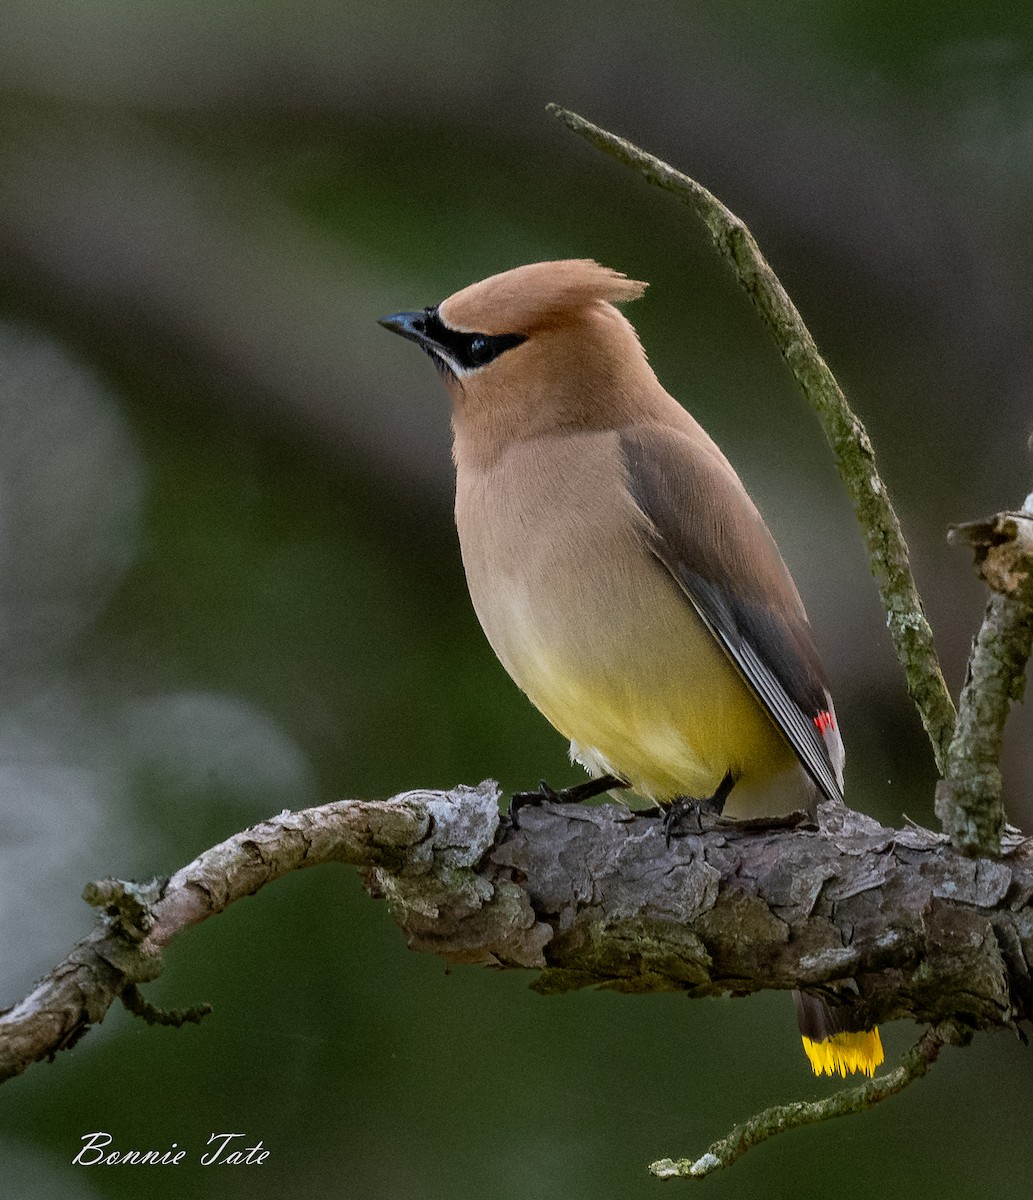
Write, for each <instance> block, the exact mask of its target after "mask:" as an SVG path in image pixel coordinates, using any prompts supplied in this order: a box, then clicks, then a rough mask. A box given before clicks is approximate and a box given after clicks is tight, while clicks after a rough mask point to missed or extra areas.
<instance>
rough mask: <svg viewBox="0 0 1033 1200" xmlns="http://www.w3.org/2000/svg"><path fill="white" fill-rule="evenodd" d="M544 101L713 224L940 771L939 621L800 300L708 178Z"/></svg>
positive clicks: (949, 721)
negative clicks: (798, 398)
mask: <svg viewBox="0 0 1033 1200" xmlns="http://www.w3.org/2000/svg"><path fill="white" fill-rule="evenodd" d="M547 109H548V111H549V112H550V113H552V115H553V116H555V117H558V118H559V119H560V120H561V121H562V122H563V123H564V124H565V125H566V126H567V127H568V128H569V129H571V130H573V132H574V133H577V134H579V135H580V136H581V137H583V138H585V140H586V141H589V142H591V143H592V145H593V146H596V147H597V148H598V149H600V150H603V151H605V153H607V154H609V155H612V157H614V158H616V159H617V160H618V161H620V162H622V163H624V164H625V165H626V166H629V167H633V168H634V169H635V170H637V171H639V172H640V173H641V174H642V175H643V176H644V177H645V178H646V180H647V181H648V182H649V183H652V184H655V185H656V186H657V187H660V188H663V189H664V190H665V191H668V192H672V193H673V194H674V195H675V196H676V197H677V198H678V199H679V200H680V201H681V202H682V203H683V204H685V205H687V206H688V207H689V208H691V209H692V211H693V212H694V213H695V214H696V215H697V216H698V217H699V218H700V219H701V220H702V221H703V223H704V224H705V225H706V227H707V228H708V229H709V230H710V234H711V236H712V237H713V239H714V243H715V245H716V246H717V249H718V250H719V251H720V253H721V254H722V255H723V256H724V257H725V258H726V259H727V260H728V262H729V263H730V264H731V266H732V269H733V270H734V271H735V273H736V276H737V278H738V279H739V282H740V283H741V284H742V286H743V287H744V288H745V289H746V292H747V293H748V295H749V297H750V299H751V300H752V301H753V304H754V306H755V308H756V309H757V311H758V312H759V313H760V316H761V317H762V318H763V320H764V323H765V324H766V325H767V326H768V328H769V329H770V330H771V332H772V334H773V335H774V338H775V342H776V344H777V345H778V348H779V350H780V351H781V353H782V356H783V357H784V358H785V360H786V362H787V363H788V364H789V367H790V370H791V371H792V372H793V375H794V376H795V377H796V380H797V382H798V383H799V385H800V387H801V388H802V389H803V392H804V395H805V396H806V397H807V399H808V400H809V401H810V403H811V404H812V405H813V407H814V409H815V411H816V412H817V414H818V418H819V420H820V421H821V424H822V427H823V429H824V431H825V436H826V438H827V439H828V443H829V445H830V446H831V447H832V452H833V454H834V455H835V458H836V464H837V466H838V468H839V474H840V477H841V479H842V480H843V483H844V484H845V486H846V489H847V492H848V493H849V495H850V498H851V500H852V501H853V505H854V511H855V512H856V514H857V519H858V521H859V522H860V524H861V529H862V531H863V534H864V539H865V542H866V544H867V546H868V554H869V557H870V559H871V566H872V573H873V574H874V576H875V578H876V580H877V582H878V585H879V592H880V595H881V597H882V603H883V607H884V608H885V610H886V613H887V624H888V626H889V630H890V635H891V637H892V638H893V645H894V648H895V649H896V652H897V658H898V659H899V660H900V662H901V665H902V666H903V668H904V674H905V676H906V678H907V686H908V691H909V692H910V693H911V697H912V699H913V700H914V702H915V705H916V706H917V708H918V711H919V714H920V716H921V718H922V723H923V725H924V726H925V729H926V732H927V733H928V735H929V740H930V741H931V742H932V747H933V754H934V755H935V757H936V765H937V766H938V767H939V769H940V772H941V774H942V773H943V772H944V770H945V766H946V762H947V751H948V747H949V745H950V740H951V736H952V734H953V732H954V722H955V710H954V704H953V702H952V700H951V698H950V693H949V692H948V691H947V685H946V684H945V682H944V679H943V673H942V672H941V670H940V664H939V660H938V659H937V657H936V650H935V647H934V645H933V635H932V630H931V629H930V628H929V622H928V621H927V620H926V616H925V611H924V609H923V607H922V601H921V598H920V597H919V595H918V589H917V588H916V587H915V581H914V578H913V577H912V574H911V567H910V564H909V561H908V551H907V545H906V543H905V541H904V536H903V534H902V533H901V530H900V522H899V521H898V520H897V515H896V513H895V512H894V510H893V506H892V504H891V503H890V499H889V494H888V493H887V491H886V485H885V484H884V483H883V481H882V479H881V478H880V476H879V472H878V470H877V469H876V465H875V452H874V450H873V449H872V444H871V442H870V441H869V438H868V434H867V432H866V431H865V428H864V426H863V425H862V424H861V422H860V421H859V420H858V418H857V417H856V416H855V415H854V413H853V412H852V411H851V409H850V406H849V405H848V404H847V402H846V398H845V396H844V395H843V392H842V390H841V389H840V387H839V384H838V383H837V382H836V380H835V377H834V376H833V374H832V372H831V371H830V370H829V368H828V366H827V365H826V363H825V361H824V359H823V358H822V357H821V355H820V354H819V353H818V349H817V347H816V346H815V344H814V339H813V338H812V337H811V335H810V333H809V332H808V330H807V327H806V325H804V323H803V318H802V317H801V316H800V314H799V312H798V311H797V309H796V306H795V305H794V304H793V302H792V300H790V298H789V296H788V294H787V293H786V290H785V288H784V287H783V286H782V284H781V283H780V281H779V279H778V276H777V275H776V274H775V273H774V271H773V270H772V269H771V267H770V266H769V265H768V263H767V261H766V260H765V258H764V256H763V255H762V254H761V252H760V249H759V247H758V246H757V243H756V242H755V241H754V239H753V236H752V234H751V233H750V231H749V230H748V229H747V228H746V226H745V224H743V222H742V221H741V220H740V219H739V218H738V217H737V216H735V214H734V213H732V212H730V211H729V210H728V209H727V208H726V207H725V206H724V205H723V204H722V203H721V201H720V200H718V199H717V198H716V197H715V196H713V195H712V194H711V193H710V192H708V191H707V189H706V188H705V187H702V186H701V185H700V184H698V183H696V181H695V180H693V179H690V178H689V177H688V176H687V175H683V174H681V172H679V171H676V170H675V169H674V168H673V167H671V166H669V165H668V164H667V163H665V162H663V161H661V160H660V159H658V158H654V156H653V155H651V154H647V153H646V152H645V151H644V150H640V149H639V148H638V147H637V146H634V145H632V143H631V142H628V141H625V139H624V138H620V137H617V136H616V135H615V134H612V133H609V132H608V131H607V130H605V129H600V128H599V126H597V125H593V124H592V123H591V122H589V121H586V120H585V119H584V117H580V116H578V115H577V113H573V112H569V111H568V110H566V109H564V108H560V107H559V105H556V104H550V105H547Z"/></svg>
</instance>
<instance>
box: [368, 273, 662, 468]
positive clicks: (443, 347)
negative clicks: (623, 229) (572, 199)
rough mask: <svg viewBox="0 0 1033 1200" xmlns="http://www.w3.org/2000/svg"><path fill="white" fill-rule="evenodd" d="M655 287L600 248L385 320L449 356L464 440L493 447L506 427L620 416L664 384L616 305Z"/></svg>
mask: <svg viewBox="0 0 1033 1200" xmlns="http://www.w3.org/2000/svg"><path fill="white" fill-rule="evenodd" d="M645 288H646V285H645V284H644V283H638V282H636V281H634V280H631V279H628V278H627V277H626V276H624V275H622V274H620V273H619V272H617V271H611V270H610V269H608V268H607V267H602V266H600V265H599V264H598V263H595V262H592V261H591V260H590V259H567V260H564V261H560V262H543V263H531V264H529V265H528V266H523V267H516V268H514V269H513V270H512V271H505V272H503V273H502V274H501V275H493V276H491V278H489V279H485V280H482V281H481V282H480V283H474V284H471V285H470V286H469V287H466V288H463V289H462V291H459V292H456V293H455V294H454V295H452V296H449V298H448V299H447V300H443V301H442V302H441V303H440V304H439V305H437V306H436V307H433V308H426V309H423V310H421V311H419V312H410V313H396V314H395V315H393V316H390V317H384V318H383V319H382V321H381V324H382V325H384V326H385V327H386V328H388V329H391V330H393V331H394V332H396V333H400V334H402V336H403V337H407V338H410V339H411V340H412V341H415V342H416V343H417V344H418V345H419V346H421V347H422V348H423V349H424V350H425V351H426V352H427V353H428V354H429V355H430V357H431V358H432V359H433V361H434V364H435V365H436V366H437V367H438V369H439V371H440V373H441V375H442V378H443V379H444V382H445V386H446V387H447V389H448V391H449V394H450V395H451V397H452V404H453V410H454V424H455V431H456V441H457V452H461V451H462V449H463V448H464V447H468V448H469V449H471V450H472V451H474V452H475V453H477V455H478V457H481V456H483V455H485V454H487V455H488V456H489V457H490V456H491V455H492V453H493V452H497V450H498V449H499V448H501V446H502V445H503V444H504V443H505V441H506V440H507V439H511V438H524V437H533V436H536V435H540V434H543V433H549V432H553V431H556V430H559V429H564V428H574V429H588V428H593V429H600V428H612V427H614V426H617V425H621V424H623V423H625V422H627V421H628V420H630V419H633V418H634V417H636V416H641V415H642V406H643V404H645V403H647V402H648V398H649V397H650V396H652V395H653V394H654V393H656V392H661V389H660V387H659V384H658V383H657V382H656V377H655V376H654V374H653V372H652V370H651V368H650V367H649V364H648V363H647V361H646V356H645V354H644V352H643V350H642V347H641V345H640V344H639V340H638V336H637V335H636V333H635V330H634V329H633V328H632V326H631V324H630V323H629V322H628V320H627V319H626V318H625V317H624V316H623V314H621V313H620V312H619V311H618V310H617V309H616V308H615V307H614V305H615V304H616V303H619V302H621V301H627V300H635V299H637V298H638V297H639V296H641V295H642V293H643V291H644V290H645ZM661 394H662V392H661Z"/></svg>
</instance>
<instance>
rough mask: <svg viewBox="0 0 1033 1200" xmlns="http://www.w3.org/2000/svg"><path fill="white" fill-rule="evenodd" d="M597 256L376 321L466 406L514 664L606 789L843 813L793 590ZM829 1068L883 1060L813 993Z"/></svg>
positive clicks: (738, 808)
mask: <svg viewBox="0 0 1033 1200" xmlns="http://www.w3.org/2000/svg"><path fill="white" fill-rule="evenodd" d="M645 287H646V285H645V284H643V283H636V282H634V281H633V280H630V279H628V278H626V277H625V276H624V275H621V274H619V273H618V272H616V271H611V270H609V269H607V268H605V267H601V266H599V264H598V263H595V262H592V261H590V260H571V261H564V262H545V263H535V264H532V265H529V266H524V267H517V268H516V269H515V270H512V271H506V272H504V273H503V274H501V275H495V276H492V277H491V278H490V279H485V280H484V281H482V282H481V283H475V284H472V285H471V286H470V287H467V288H464V289H463V290H462V291H459V292H456V293H455V295H453V296H450V297H449V298H448V299H447V300H444V301H442V302H441V303H440V304H439V305H437V306H436V307H433V308H426V309H423V310H421V311H419V312H406V313H397V314H395V315H393V316H390V317H385V318H383V320H382V321H381V324H383V325H385V326H386V327H387V328H388V329H390V330H393V331H394V332H396V333H400V334H402V336H403V337H407V338H409V339H411V340H412V341H414V342H416V343H417V344H418V345H419V346H420V347H421V348H422V349H423V350H425V351H426V352H427V353H428V354H429V355H430V357H431V359H432V360H433V362H434V365H435V366H436V367H437V368H438V371H439V372H440V374H441V376H442V378H443V380H444V383H445V387H446V388H447V390H448V392H449V395H450V396H451V399H452V410H453V416H452V425H453V433H454V447H453V456H454V458H455V463H456V474H457V486H456V505H455V514H456V525H457V527H458V530H459V540H460V544H461V548H462V555H463V565H464V567H465V569H466V578H467V582H468V584H469V588H470V597H471V599H472V600H473V605H474V608H475V610H476V612H477V616H478V618H479V620H480V622H481V625H482V626H483V628H484V632H485V634H486V635H487V637H488V641H489V642H490V643H491V645H492V647H493V649H494V650H495V653H496V654H497V655H498V657H499V659H500V660H501V662H502V665H503V666H504V667H505V668H506V670H507V671H508V672H509V674H510V675H511V676H512V677H513V679H514V680H515V681H516V683H517V684H518V686H519V687H520V688H521V689H522V690H523V691H524V692H525V693H526V694H527V696H528V697H529V698H530V699H531V701H532V702H533V703H534V704H535V706H536V707H537V708H538V709H539V710H540V711H541V712H542V713H543V714H544V715H545V716H546V717H547V718H548V720H549V721H550V722H551V723H552V724H553V725H554V726H555V727H556V728H557V729H558V730H559V731H560V733H562V734H563V736H564V737H566V738H569V740H570V754H571V757H572V759H574V760H576V761H577V762H579V763H581V764H582V765H583V766H584V767H585V768H586V769H587V770H588V772H589V774H590V775H591V776H593V777H594V782H592V783H588V784H584V785H581V786H580V787H578V788H571V789H568V790H567V793H565V794H563V793H561V794H556V793H552V792H551V791H550V790H549V789H548V788H547V787H546V785H544V784H543V789H544V792H545V794H546V795H548V796H550V798H557V799H573V798H582V797H584V796H586V795H590V794H593V793H597V792H599V791H603V790H606V789H608V788H612V787H629V788H631V789H632V790H634V791H635V792H637V793H638V794H639V795H641V796H643V797H646V798H647V799H649V800H652V801H655V802H656V803H658V804H660V805H663V806H667V807H668V812H669V817H668V825H667V828H668V833H670V828H671V826H670V814H671V813H672V812H673V813H676V814H678V813H681V812H682V811H684V810H685V809H686V808H687V807H692V808H695V809H696V810H697V814H698V811H699V810H700V808H703V809H706V810H710V811H716V812H718V813H722V812H723V814H724V815H725V816H729V817H733V818H765V817H778V816H783V815H786V814H789V813H791V812H794V811H796V810H800V809H806V810H807V811H809V812H811V813H813V812H814V811H815V806H816V803H817V800H818V799H819V798H820V797H828V798H829V799H840V798H841V797H842V781H843V743H842V740H841V738H840V734H839V728H838V725H837V722H836V714H835V709H834V707H833V704H832V698H831V697H830V695H829V692H828V686H827V682H826V677H825V672H824V670H823V668H822V665H821V661H820V660H819V657H818V653H817V650H816V648H815V644H814V639H813V635H812V633H811V629H810V626H809V625H808V623H807V617H806V614H805V613H804V609H803V604H802V602H801V600H800V596H799V594H798V592H797V590H796V587H795V585H794V584H793V581H792V579H791V578H790V575H789V572H788V570H787V568H786V566H785V563H784V562H783V561H782V558H781V556H780V554H779V552H778V549H777V548H776V546H775V543H774V541H773V539H772V537H771V534H770V533H769V532H768V529H767V526H766V525H765V524H764V521H763V519H762V518H761V516H760V513H759V512H758V511H757V509H756V507H755V506H754V504H753V502H752V501H751V500H750V498H749V496H748V495H747V494H746V490H745V488H744V487H743V485H742V483H741V482H740V480H739V477H738V476H737V475H736V473H735V471H734V470H733V469H732V467H731V465H730V464H729V463H728V460H727V459H726V458H725V457H724V455H723V454H722V453H721V451H720V450H719V449H718V448H717V446H716V445H715V444H714V443H713V442H712V441H711V439H710V438H709V437H708V436H707V434H706V433H705V432H704V431H703V429H702V428H701V427H700V426H699V425H698V424H697V422H696V421H695V420H694V419H693V418H692V417H691V416H690V415H689V413H687V412H686V411H685V409H684V408H682V406H681V405H680V404H679V403H678V402H677V401H676V400H674V399H673V398H672V397H671V396H669V395H668V394H667V392H665V391H664V389H663V388H662V387H661V386H660V383H659V381H658V380H657V378H656V376H655V375H654V374H653V371H652V368H651V367H650V366H649V363H648V362H647V360H646V355H645V353H644V351H643V349H642V346H641V345H640V343H639V340H638V336H637V334H636V333H635V330H634V329H633V328H632V326H631V324H630V323H629V322H628V320H627V319H626V318H625V317H624V315H623V314H622V313H621V312H619V311H618V309H617V308H615V307H614V305H615V303H617V302H620V301H627V300H634V299H637V298H638V297H639V296H641V295H642V293H643V291H644V290H645ZM797 1014H798V1017H799V1022H800V1029H801V1032H802V1034H803V1039H804V1047H805V1049H806V1051H807V1054H808V1057H809V1058H810V1061H811V1064H812V1066H813V1068H814V1070H815V1072H816V1073H820V1072H823V1071H824V1072H827V1073H828V1074H832V1073H833V1071H838V1072H840V1073H841V1074H844V1075H845V1074H846V1073H847V1071H855V1070H860V1071H865V1072H866V1073H868V1074H872V1073H873V1072H874V1070H875V1067H876V1066H877V1065H878V1064H879V1063H880V1062H881V1061H882V1058H883V1054H882V1046H881V1042H880V1039H879V1033H878V1030H877V1029H873V1030H865V1029H863V1028H862V1029H857V1028H856V1026H852V1025H851V1021H850V1009H849V1007H848V1006H836V1007H831V1006H830V1005H829V1004H828V1003H826V1001H825V1000H823V999H819V998H818V997H815V996H810V995H799V994H798V995H797Z"/></svg>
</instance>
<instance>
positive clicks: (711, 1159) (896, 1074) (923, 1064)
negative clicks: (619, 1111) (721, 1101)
mask: <svg viewBox="0 0 1033 1200" xmlns="http://www.w3.org/2000/svg"><path fill="white" fill-rule="evenodd" d="M957 1040H958V1036H957V1033H956V1031H955V1030H953V1029H952V1028H951V1027H949V1026H948V1027H944V1028H941V1029H937V1030H932V1029H930V1030H927V1031H926V1032H925V1033H924V1034H923V1035H922V1037H921V1039H920V1040H919V1041H918V1042H917V1044H916V1045H914V1046H912V1047H911V1049H910V1050H909V1051H908V1052H907V1053H906V1054H905V1055H904V1056H903V1058H902V1059H901V1061H900V1066H899V1067H897V1068H896V1070H893V1071H889V1072H888V1073H887V1074H885V1075H880V1076H879V1077H878V1078H876V1079H868V1080H866V1081H865V1082H864V1083H862V1084H860V1085H859V1086H858V1087H854V1088H847V1089H846V1090H845V1091H842V1092H836V1093H835V1094H834V1095H832V1096H828V1097H826V1099H824V1100H815V1101H813V1102H810V1103H808V1102H804V1101H799V1102H798V1103H796V1104H780V1105H778V1106H777V1107H775V1108H768V1109H765V1110H764V1112H761V1113H757V1115H756V1116H755V1117H750V1119H749V1120H748V1121H744V1122H743V1123H742V1124H741V1125H736V1127H735V1128H734V1129H733V1130H732V1131H731V1133H729V1134H728V1135H727V1137H723V1138H721V1140H720V1141H718V1142H715V1143H714V1144H713V1145H712V1146H711V1147H710V1148H709V1150H707V1151H706V1153H705V1154H701V1155H700V1157H699V1158H697V1159H689V1158H680V1159H671V1158H661V1159H658V1160H657V1161H656V1162H654V1163H650V1164H649V1169H650V1171H652V1172H653V1174H654V1175H655V1176H656V1177H657V1178H658V1179H703V1178H704V1177H705V1176H707V1175H710V1174H712V1173H713V1172H714V1171H717V1170H719V1169H720V1168H721V1167H730V1166H731V1165H732V1163H734V1162H735V1161H736V1159H738V1158H741V1157H742V1156H743V1155H744V1154H745V1153H746V1151H747V1150H752V1149H753V1147H754V1146H758V1145H760V1143H761V1142H766V1141H767V1140H768V1138H770V1137H774V1136H775V1134H777V1133H786V1132H787V1131H788V1130H790V1129H799V1128H800V1126H801V1125H815V1124H817V1123H818V1122H819V1121H829V1120H832V1119H833V1118H834V1117H846V1116H849V1115H850V1114H851V1113H858V1112H864V1111H865V1110H866V1109H869V1108H874V1107H875V1105H876V1104H879V1103H880V1102H881V1101H883V1100H886V1099H888V1097H890V1096H895V1095H896V1094H897V1093H898V1092H902V1091H903V1090H904V1088H906V1087H907V1086H908V1084H909V1083H913V1082H914V1081H915V1080H916V1079H920V1078H921V1077H922V1076H923V1075H924V1074H925V1073H926V1072H927V1071H928V1070H929V1068H930V1067H931V1066H932V1065H933V1063H934V1062H935V1061H936V1059H937V1057H938V1056H939V1053H940V1051H941V1050H942V1049H943V1047H944V1045H945V1044H947V1043H948V1042H952V1041H957Z"/></svg>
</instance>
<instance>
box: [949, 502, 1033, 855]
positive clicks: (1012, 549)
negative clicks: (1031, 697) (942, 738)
mask: <svg viewBox="0 0 1033 1200" xmlns="http://www.w3.org/2000/svg"><path fill="white" fill-rule="evenodd" d="M952 535H953V540H957V541H961V540H964V541H968V542H969V543H971V544H972V545H973V546H974V547H975V549H976V566H977V569H978V570H979V573H980V575H981V577H982V578H983V579H984V580H985V581H986V582H987V584H988V585H989V586H990V589H991V592H990V599H989V600H988V601H987V606H986V615H985V616H984V617H983V623H982V625H981V626H980V628H979V632H978V634H977V635H976V638H975V640H974V642H973V643H972V653H971V654H970V656H969V660H968V671H967V673H966V677H965V686H964V688H963V690H962V693H961V700H960V703H959V705H958V723H957V728H956V730H955V734H954V738H953V740H952V741H951V744H950V750H949V752H948V755H947V771H946V777H945V778H944V779H942V780H941V781H940V783H939V785H938V786H937V789H936V815H937V816H938V817H939V818H940V821H941V822H942V824H943V828H944V832H945V833H947V834H948V835H949V836H950V839H951V842H952V843H953V844H954V845H955V846H956V847H957V848H958V849H959V850H961V851H963V852H964V853H966V854H972V855H978V854H987V855H997V854H999V853H1000V850H1001V834H1002V833H1003V831H1004V825H1005V814H1004V804H1003V802H1002V798H1001V771H1000V767H999V766H998V764H999V762H1000V759H1001V745H1002V742H1003V739H1004V726H1005V722H1006V721H1007V719H1008V711H1009V709H1010V708H1011V705H1012V703H1013V702H1014V701H1018V700H1021V699H1022V695H1023V692H1024V690H1025V686H1026V663H1027V662H1028V661H1029V656H1030V651H1031V650H1033V494H1031V495H1030V496H1028V497H1027V498H1026V502H1025V504H1024V505H1023V507H1022V509H1021V510H1020V511H1019V512H1017V513H1001V514H1000V515H999V516H997V517H996V518H994V519H993V520H992V521H988V522H972V523H970V524H968V525H960V526H956V527H955V529H954V530H953V531H952Z"/></svg>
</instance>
